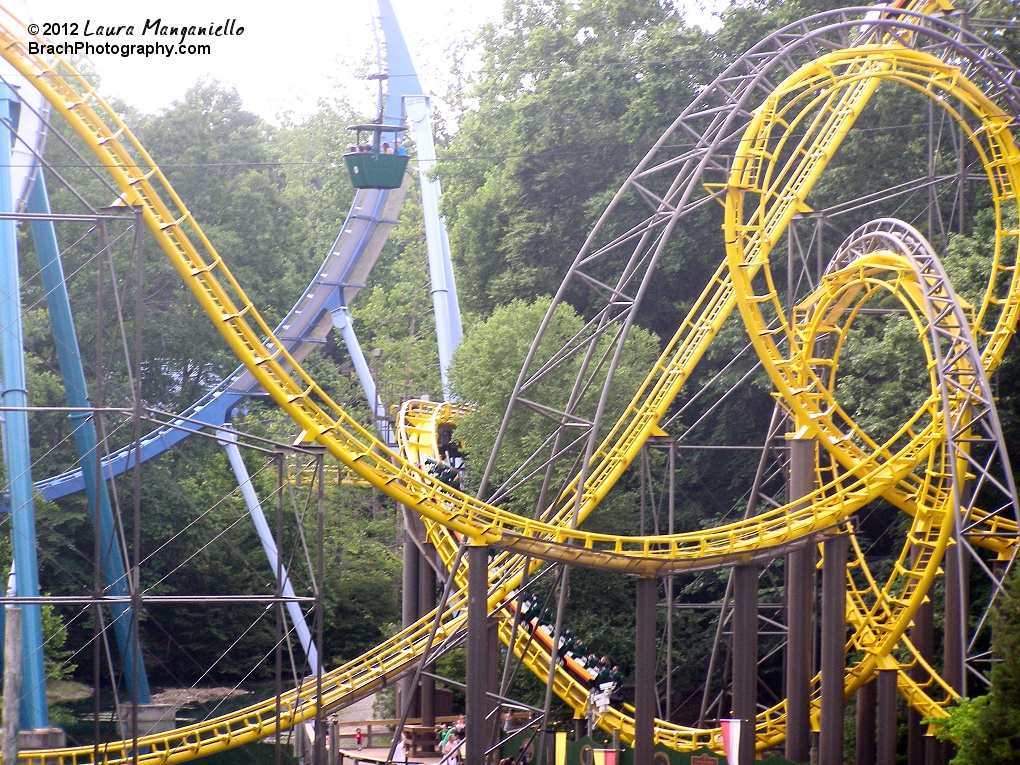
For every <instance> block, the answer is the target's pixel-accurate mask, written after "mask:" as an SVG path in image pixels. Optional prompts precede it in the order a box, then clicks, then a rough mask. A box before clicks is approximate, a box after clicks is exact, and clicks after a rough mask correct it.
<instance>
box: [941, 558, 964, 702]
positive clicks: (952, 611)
mask: <svg viewBox="0 0 1020 765" xmlns="http://www.w3.org/2000/svg"><path fill="white" fill-rule="evenodd" d="M944 560H945V567H946V576H945V584H946V603H945V616H946V622H945V624H946V630H945V644H944V653H943V662H944V664H943V666H944V668H945V669H944V670H943V673H942V677H943V679H944V680H945V681H946V682H947V683H949V685H951V686H952V687H953V690H955V691H956V692H957V693H959V694H960V695H961V696H966V695H967V679H966V669H965V664H964V656H965V654H966V633H967V616H966V614H967V600H968V598H967V591H966V584H965V583H966V581H967V569H968V567H967V560H966V555H965V554H964V553H963V551H962V550H961V545H960V544H959V543H954V544H950V545H949V547H947V548H946V555H945V559H944Z"/></svg>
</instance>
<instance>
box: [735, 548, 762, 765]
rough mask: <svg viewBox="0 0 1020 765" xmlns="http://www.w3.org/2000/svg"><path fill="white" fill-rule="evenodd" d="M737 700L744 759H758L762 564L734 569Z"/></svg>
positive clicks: (747, 760)
mask: <svg viewBox="0 0 1020 765" xmlns="http://www.w3.org/2000/svg"><path fill="white" fill-rule="evenodd" d="M732 578H733V617H732V624H733V700H732V714H733V717H734V718H735V719H737V720H740V727H741V735H740V755H739V757H740V762H742V763H745V762H747V763H750V762H754V745H755V735H754V721H755V716H756V714H757V711H758V567H757V566H737V567H735V568H734V569H733V577H732Z"/></svg>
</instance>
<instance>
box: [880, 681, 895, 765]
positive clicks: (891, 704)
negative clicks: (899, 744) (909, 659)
mask: <svg viewBox="0 0 1020 765" xmlns="http://www.w3.org/2000/svg"><path fill="white" fill-rule="evenodd" d="M896 675H897V670H896V669H881V670H879V672H878V680H877V681H876V683H875V684H876V685H878V691H877V696H878V743H877V745H876V747H875V750H876V755H877V756H876V760H877V762H876V765H896V701H897V698H898V693H897V690H896Z"/></svg>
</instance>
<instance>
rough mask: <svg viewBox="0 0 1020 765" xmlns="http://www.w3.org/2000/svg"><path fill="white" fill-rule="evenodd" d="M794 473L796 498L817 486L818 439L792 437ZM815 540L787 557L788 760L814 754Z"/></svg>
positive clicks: (791, 492)
mask: <svg viewBox="0 0 1020 765" xmlns="http://www.w3.org/2000/svg"><path fill="white" fill-rule="evenodd" d="M788 443H789V447H790V478H789V485H788V487H787V494H788V497H789V499H790V500H791V501H792V500H794V499H797V498H799V497H803V496H805V495H807V494H810V493H811V492H812V491H813V490H814V488H815V440H814V439H813V438H791V439H789V441H788ZM816 557H817V553H816V552H815V546H814V545H808V546H806V547H804V548H803V549H800V550H796V551H794V552H791V553H790V554H789V555H787V556H786V625H787V640H786V759H788V760H791V761H792V762H805V763H806V762H808V761H809V760H810V759H811V660H812V657H813V653H814V652H813V651H812V640H811V636H812V623H813V621H814V604H815V559H816Z"/></svg>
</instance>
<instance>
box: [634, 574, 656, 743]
mask: <svg viewBox="0 0 1020 765" xmlns="http://www.w3.org/2000/svg"><path fill="white" fill-rule="evenodd" d="M658 584H659V583H658V580H657V579H655V578H653V577H642V578H641V579H638V581H637V608H636V612H637V613H636V620H637V625H636V629H635V633H636V634H635V641H634V642H635V646H634V649H635V651H634V654H635V655H634V762H651V761H652V757H653V756H654V750H653V747H654V746H655V740H654V737H655V660H656V658H657V657H656V652H655V636H656V629H655V616H656V610H657V609H656V605H657V600H658Z"/></svg>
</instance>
